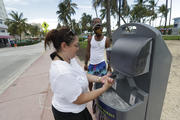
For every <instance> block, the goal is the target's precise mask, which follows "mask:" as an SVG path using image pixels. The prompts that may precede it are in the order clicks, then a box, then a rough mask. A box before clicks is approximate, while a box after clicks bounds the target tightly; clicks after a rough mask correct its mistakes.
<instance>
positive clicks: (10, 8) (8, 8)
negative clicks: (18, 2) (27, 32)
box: [6, 7, 18, 12]
mask: <svg viewBox="0 0 180 120" xmlns="http://www.w3.org/2000/svg"><path fill="white" fill-rule="evenodd" d="M6 10H7V12H10V11H18V9H17V8H12V7H6Z"/></svg>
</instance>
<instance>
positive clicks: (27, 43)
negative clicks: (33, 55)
mask: <svg viewBox="0 0 180 120" xmlns="http://www.w3.org/2000/svg"><path fill="white" fill-rule="evenodd" d="M39 42H41V40H22V41H18V42H17V46H26V45H33V44H36V43H39Z"/></svg>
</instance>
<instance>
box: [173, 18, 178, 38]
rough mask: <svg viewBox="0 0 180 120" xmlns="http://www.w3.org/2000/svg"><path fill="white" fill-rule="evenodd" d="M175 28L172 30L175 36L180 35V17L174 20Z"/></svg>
mask: <svg viewBox="0 0 180 120" xmlns="http://www.w3.org/2000/svg"><path fill="white" fill-rule="evenodd" d="M173 20H174V28H173V29H172V34H173V35H179V32H180V17H177V18H174V19H173Z"/></svg>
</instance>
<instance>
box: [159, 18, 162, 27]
mask: <svg viewBox="0 0 180 120" xmlns="http://www.w3.org/2000/svg"><path fill="white" fill-rule="evenodd" d="M161 22H162V16H161V19H160V23H159V26H161Z"/></svg>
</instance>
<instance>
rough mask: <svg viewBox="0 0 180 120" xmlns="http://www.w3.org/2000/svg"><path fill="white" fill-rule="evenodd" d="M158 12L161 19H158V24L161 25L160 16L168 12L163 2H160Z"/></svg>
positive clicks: (164, 15)
mask: <svg viewBox="0 0 180 120" xmlns="http://www.w3.org/2000/svg"><path fill="white" fill-rule="evenodd" d="M158 12H159V13H160V14H161V19H160V24H159V25H160V26H161V23H162V18H163V17H164V18H165V17H166V14H167V13H168V9H166V5H165V4H162V5H161V6H160V7H159V9H158Z"/></svg>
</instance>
